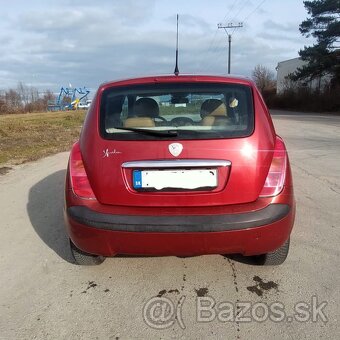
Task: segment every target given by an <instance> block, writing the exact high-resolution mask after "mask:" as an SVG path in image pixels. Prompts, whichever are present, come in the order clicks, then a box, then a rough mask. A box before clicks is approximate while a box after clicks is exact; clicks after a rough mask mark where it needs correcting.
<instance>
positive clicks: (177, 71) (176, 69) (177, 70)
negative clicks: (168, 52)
mask: <svg viewBox="0 0 340 340" xmlns="http://www.w3.org/2000/svg"><path fill="white" fill-rule="evenodd" d="M174 74H175V76H178V75H179V69H178V14H177V38H176V66H175V71H174Z"/></svg>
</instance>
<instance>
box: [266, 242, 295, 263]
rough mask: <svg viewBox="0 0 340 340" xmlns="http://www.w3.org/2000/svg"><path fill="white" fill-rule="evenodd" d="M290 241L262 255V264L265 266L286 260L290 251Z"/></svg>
mask: <svg viewBox="0 0 340 340" xmlns="http://www.w3.org/2000/svg"><path fill="white" fill-rule="evenodd" d="M289 243H290V239H289V238H288V240H287V241H286V242H285V243H284V244H283V245H282V246H281V247H280V248H278V249H276V250H275V251H273V252H271V253H267V254H264V255H262V256H261V264H262V265H264V266H277V265H280V264H282V263H283V262H285V260H286V258H287V256H288V252H289Z"/></svg>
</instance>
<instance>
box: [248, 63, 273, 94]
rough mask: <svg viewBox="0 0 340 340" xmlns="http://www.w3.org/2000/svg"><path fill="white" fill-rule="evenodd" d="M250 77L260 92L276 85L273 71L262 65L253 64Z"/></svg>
mask: <svg viewBox="0 0 340 340" xmlns="http://www.w3.org/2000/svg"><path fill="white" fill-rule="evenodd" d="M252 78H253V80H254V82H255V84H256V86H257V87H258V89H259V90H260V91H261V92H263V91H265V90H271V89H273V88H274V87H275V86H276V82H275V80H274V73H273V72H272V71H271V70H270V69H269V68H267V67H265V66H263V65H257V66H255V68H254V70H253V73H252Z"/></svg>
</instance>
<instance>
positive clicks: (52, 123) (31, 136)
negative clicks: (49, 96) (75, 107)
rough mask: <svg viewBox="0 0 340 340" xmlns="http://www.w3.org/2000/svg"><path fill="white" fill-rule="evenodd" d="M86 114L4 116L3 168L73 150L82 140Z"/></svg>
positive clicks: (0, 123) (0, 135) (0, 137)
mask: <svg viewBox="0 0 340 340" xmlns="http://www.w3.org/2000/svg"><path fill="white" fill-rule="evenodd" d="M85 113H86V111H83V110H79V111H66V112H65V111H63V112H43V113H29V114H17V115H0V169H1V168H2V169H3V170H4V169H7V167H11V166H12V165H16V164H21V163H24V162H28V161H32V160H36V159H39V158H42V157H44V156H47V155H50V154H53V153H57V152H61V151H67V150H69V149H70V147H71V145H72V144H73V143H74V142H75V141H76V140H77V138H78V137H79V132H80V129H81V126H82V124H83V120H84V117H85ZM0 172H1V171H0ZM2 172H4V171H2Z"/></svg>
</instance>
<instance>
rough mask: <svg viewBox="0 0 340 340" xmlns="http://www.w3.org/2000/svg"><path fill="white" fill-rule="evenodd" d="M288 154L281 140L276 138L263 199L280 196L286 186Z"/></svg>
mask: <svg viewBox="0 0 340 340" xmlns="http://www.w3.org/2000/svg"><path fill="white" fill-rule="evenodd" d="M286 166H287V153H286V148H285V145H284V143H283V141H282V139H281V138H278V137H276V144H275V150H274V155H273V160H272V163H271V165H270V168H269V172H268V175H267V178H266V181H265V183H264V186H263V189H262V191H261V194H260V196H261V197H270V196H276V195H278V194H279V193H280V192H281V191H282V189H283V186H284V183H285V177H286Z"/></svg>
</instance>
